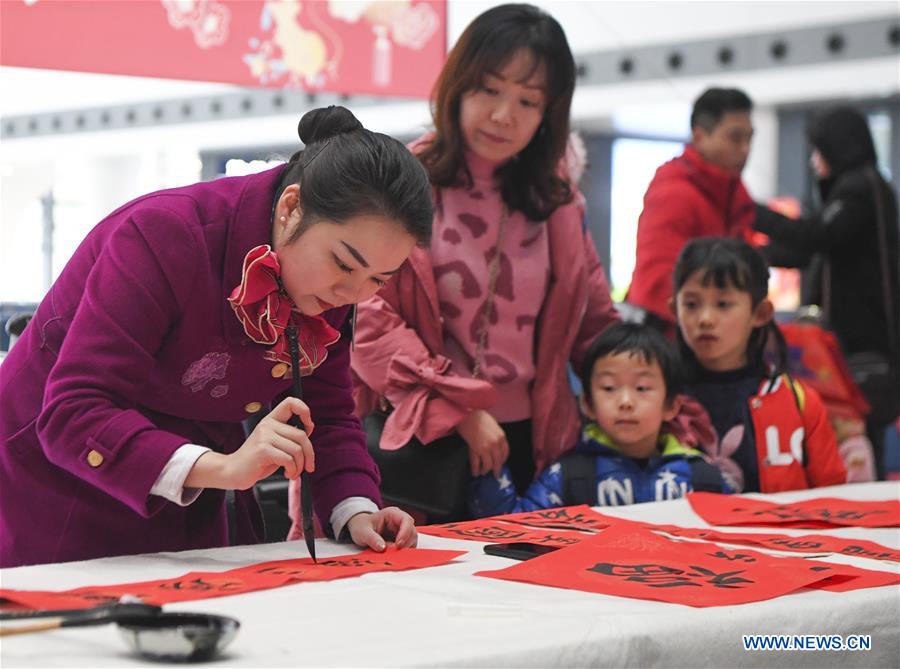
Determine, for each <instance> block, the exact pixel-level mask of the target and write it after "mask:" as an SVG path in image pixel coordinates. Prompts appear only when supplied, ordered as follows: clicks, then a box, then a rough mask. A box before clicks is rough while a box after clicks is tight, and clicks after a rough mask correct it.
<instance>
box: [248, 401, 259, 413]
mask: <svg viewBox="0 0 900 669" xmlns="http://www.w3.org/2000/svg"><path fill="white" fill-rule="evenodd" d="M260 409H262V403H261V402H250V403H249V404H247V406H245V407H244V411H246V412H247V413H256V412H257V411H259V410H260Z"/></svg>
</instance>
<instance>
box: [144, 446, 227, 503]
mask: <svg viewBox="0 0 900 669" xmlns="http://www.w3.org/2000/svg"><path fill="white" fill-rule="evenodd" d="M210 450H212V449H209V448H206V447H205V446H198V445H197V444H185V445H184V446H181V447H179V448H178V450H177V451H175V452H174V453H173V454H172V457H171V458H170V459H169V461H168V462H167V463H166V466H165V467H163V470H162V471H161V472H160V473H159V478H157V479H156V483H154V484H153V487H152V488H150V494H151V495H158V496H159V497H163V498H165V499H167V500H169V501H170V502H175V504H177V505H178V506H188V505H189V504H193V503H194V501H195V500H196V499H197V498H198V497H199V496H200V493H201V492H203V488H185V487H184V481H185V479H186V478H187V476H188V474H190V473H191V468H192V467H193V466H194V463H195V462H197V459H198V458H199V457H200V456H201V455H203V454H204V453H206V452H207V451H210Z"/></svg>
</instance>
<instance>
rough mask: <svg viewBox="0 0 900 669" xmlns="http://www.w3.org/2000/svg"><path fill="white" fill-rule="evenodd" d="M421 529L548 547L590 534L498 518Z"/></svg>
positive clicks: (471, 538)
mask: <svg viewBox="0 0 900 669" xmlns="http://www.w3.org/2000/svg"><path fill="white" fill-rule="evenodd" d="M419 532H421V533H422V534H430V535H432V536H435V537H444V538H447V539H466V540H468V541H488V542H491V543H496V544H511V543H515V542H519V541H525V542H528V543H532V544H543V545H545V546H572V545H574V544H577V543H578V542H579V541H581V540H582V539H584V538H585V537H588V536H590V535H588V534H585V533H583V532H567V531H565V530H533V529H529V528H527V527H523V526H522V525H516V524H513V523H504V522H502V521H499V520H497V519H496V518H482V519H480V520H467V521H464V522H459V523H445V524H444V525H428V526H426V527H420V528H419Z"/></svg>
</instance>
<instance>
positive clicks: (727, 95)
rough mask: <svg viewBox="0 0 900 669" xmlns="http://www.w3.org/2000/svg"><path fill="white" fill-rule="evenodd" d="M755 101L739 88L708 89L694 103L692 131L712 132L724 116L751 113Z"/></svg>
mask: <svg viewBox="0 0 900 669" xmlns="http://www.w3.org/2000/svg"><path fill="white" fill-rule="evenodd" d="M752 109H753V101H752V100H751V99H750V98H749V96H748V95H747V94H746V93H744V91H742V90H739V89H737V88H707V89H706V90H705V91H703V93H701V94H700V97H699V98H697V99H696V100H695V101H694V109H693V111H692V112H691V129H692V130H693V129H694V128H702V129H703V130H705V131H706V132H712V131H713V129H714V128H715V127H716V126H717V125H719V121H721V120H722V116H723V115H725V114H728V113H730V112H749V111H751V110H752Z"/></svg>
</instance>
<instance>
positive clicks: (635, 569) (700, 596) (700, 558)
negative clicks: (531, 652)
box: [476, 525, 823, 607]
mask: <svg viewBox="0 0 900 669" xmlns="http://www.w3.org/2000/svg"><path fill="white" fill-rule="evenodd" d="M783 560H789V561H791V560H792V561H799V562H804V563H805V561H804V560H802V559H801V558H776V557H772V556H769V555H765V554H764V553H759V552H758V551H751V550H743V551H734V550H730V549H728V548H724V547H722V546H717V545H715V544H711V543H707V542H675V541H671V540H669V539H665V538H663V537H659V536H657V535H655V534H653V533H652V532H649V531H648V530H645V529H642V528H639V527H636V526H634V525H631V526H629V525H619V526H613V527H610V528H609V529H606V530H604V531H603V532H602V533H601V534H600V535H599V536H596V537H591V538H589V539H586V540H585V541H583V542H581V543H580V544H578V545H576V546H571V547H569V548H565V549H563V550H559V551H554V552H552V553H548V554H547V555H543V556H540V557H537V558H534V559H531V560H527V561H525V562H521V563H518V564H515V565H513V566H511V567H507V568H505V569H500V570H495V571H481V572H478V573H477V574H476V575H478V576H487V577H490V578H498V579H504V580H510V581H521V582H526V583H535V584H538V585H549V586H553V587H559V588H569V589H573V590H583V591H587V592H596V593H601V594H606V595H617V596H620V597H632V598H637V599H649V600H657V601H663V602H670V603H674V604H686V605H689V606H697V607H706V606H724V605H730V604H744V603H748V602H756V601H761V600H765V599H771V598H773V597H778V596H780V595H784V594H787V593H789V592H793V591H795V590H797V589H799V588H802V587H803V586H807V585H810V584H812V583H815V582H817V581H821V580H822V578H823V577H822V575H821V574H820V573H817V572H813V571H811V570H810V569H796V568H788V569H784V568H779V567H782V566H783V565H785V563H784V562H783Z"/></svg>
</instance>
